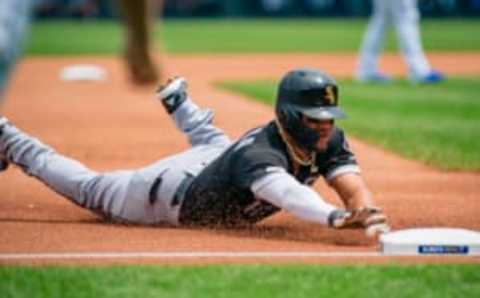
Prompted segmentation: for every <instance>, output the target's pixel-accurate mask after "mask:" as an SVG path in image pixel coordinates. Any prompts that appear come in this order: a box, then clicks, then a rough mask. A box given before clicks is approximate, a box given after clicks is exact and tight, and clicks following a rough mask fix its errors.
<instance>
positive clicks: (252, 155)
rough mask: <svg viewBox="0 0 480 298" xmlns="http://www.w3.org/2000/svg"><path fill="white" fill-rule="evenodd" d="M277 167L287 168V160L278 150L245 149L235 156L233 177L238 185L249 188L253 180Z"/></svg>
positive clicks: (273, 170) (275, 169)
mask: <svg viewBox="0 0 480 298" xmlns="http://www.w3.org/2000/svg"><path fill="white" fill-rule="evenodd" d="M279 168H282V169H287V168H288V160H287V158H286V157H285V156H284V155H282V154H281V153H280V152H278V151H276V150H274V149H270V148H259V149H250V150H245V151H243V152H240V153H239V154H238V155H237V157H236V162H235V168H234V169H233V175H234V177H233V178H234V179H235V184H237V185H238V186H239V187H241V188H248V189H250V186H251V185H252V183H253V182H254V181H256V180H258V179H260V178H262V177H264V176H265V175H267V174H269V173H272V172H275V171H277V170H278V169H279Z"/></svg>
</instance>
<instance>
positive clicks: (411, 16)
mask: <svg viewBox="0 0 480 298" xmlns="http://www.w3.org/2000/svg"><path fill="white" fill-rule="evenodd" d="M377 1H378V0H377ZM391 6H392V7H391V11H392V16H393V24H394V27H395V30H396V32H397V39H398V42H399V44H400V47H401V50H402V54H403V58H404V59H405V62H406V64H407V67H408V72H409V78H410V79H411V80H412V81H415V82H422V83H436V82H439V81H442V80H443V79H444V77H443V75H442V74H441V73H439V72H438V71H435V70H433V69H432V68H431V66H430V63H429V62H428V60H427V57H426V56H425V53H424V52H423V46H422V40H421V37H420V29H419V21H420V12H419V10H418V3H417V0H401V1H391Z"/></svg>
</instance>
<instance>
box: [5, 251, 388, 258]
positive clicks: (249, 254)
mask: <svg viewBox="0 0 480 298" xmlns="http://www.w3.org/2000/svg"><path fill="white" fill-rule="evenodd" d="M382 256H384V255H382V254H381V253H378V252H301V251H299V252H223V251H219V252H90V253H87V252H85V253H74V252H64V253H0V260H43V259H50V260H51V259H184V258H186V259H188V258H231V259H236V258H262V259H264V258H338V257H347V258H362V257H382Z"/></svg>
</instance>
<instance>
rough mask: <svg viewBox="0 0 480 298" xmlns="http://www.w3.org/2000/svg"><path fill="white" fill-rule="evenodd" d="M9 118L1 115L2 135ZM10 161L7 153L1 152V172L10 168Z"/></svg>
mask: <svg viewBox="0 0 480 298" xmlns="http://www.w3.org/2000/svg"><path fill="white" fill-rule="evenodd" d="M7 123H8V119H7V118H5V117H2V116H0V137H1V136H2V133H3V128H4V127H5V126H6V125H7ZM8 165H9V162H8V160H7V157H6V156H5V154H3V153H2V152H0V172H3V171H5V170H6V169H7V168H8Z"/></svg>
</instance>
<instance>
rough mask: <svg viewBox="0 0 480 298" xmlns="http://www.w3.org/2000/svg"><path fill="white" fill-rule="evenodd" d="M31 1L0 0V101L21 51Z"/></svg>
mask: <svg viewBox="0 0 480 298" xmlns="http://www.w3.org/2000/svg"><path fill="white" fill-rule="evenodd" d="M32 5H33V2H32V1H30V0H22V1H18V0H1V1H0V103H1V102H2V98H3V94H4V92H5V88H6V85H7V82H8V78H9V77H10V73H11V72H12V70H13V66H14V65H15V62H16V60H17V58H18V56H19V55H20V53H21V51H22V44H23V39H24V36H25V35H26V33H27V31H28V28H29V24H30V14H31V8H32Z"/></svg>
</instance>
